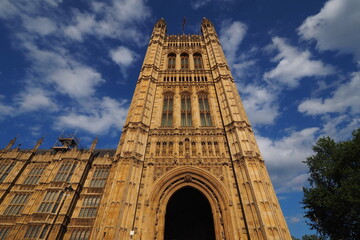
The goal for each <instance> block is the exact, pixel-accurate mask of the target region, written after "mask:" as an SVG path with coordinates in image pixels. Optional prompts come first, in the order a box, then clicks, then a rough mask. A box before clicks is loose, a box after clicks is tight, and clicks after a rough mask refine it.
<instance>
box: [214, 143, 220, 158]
mask: <svg viewBox="0 0 360 240" xmlns="http://www.w3.org/2000/svg"><path fill="white" fill-rule="evenodd" d="M214 147H215V155H217V156H218V155H220V148H219V144H218V142H214Z"/></svg>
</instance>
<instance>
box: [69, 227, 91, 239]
mask: <svg viewBox="0 0 360 240" xmlns="http://www.w3.org/2000/svg"><path fill="white" fill-rule="evenodd" d="M89 236H90V230H89V229H85V230H74V231H73V232H72V234H71V237H70V240H88V239H89Z"/></svg>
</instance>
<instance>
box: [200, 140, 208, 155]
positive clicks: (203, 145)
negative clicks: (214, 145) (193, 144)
mask: <svg viewBox="0 0 360 240" xmlns="http://www.w3.org/2000/svg"><path fill="white" fill-rule="evenodd" d="M201 150H202V155H203V156H206V155H207V154H206V143H205V142H202V143H201Z"/></svg>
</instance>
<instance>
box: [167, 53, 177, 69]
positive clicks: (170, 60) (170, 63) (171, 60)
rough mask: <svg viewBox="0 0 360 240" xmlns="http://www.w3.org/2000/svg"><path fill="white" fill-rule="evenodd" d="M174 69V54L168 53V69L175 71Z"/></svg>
mask: <svg viewBox="0 0 360 240" xmlns="http://www.w3.org/2000/svg"><path fill="white" fill-rule="evenodd" d="M175 67H176V55H175V53H170V54H169V55H168V69H175Z"/></svg>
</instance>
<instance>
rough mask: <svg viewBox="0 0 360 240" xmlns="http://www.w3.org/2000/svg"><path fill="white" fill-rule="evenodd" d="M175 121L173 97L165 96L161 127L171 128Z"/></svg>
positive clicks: (170, 95)
mask: <svg viewBox="0 0 360 240" xmlns="http://www.w3.org/2000/svg"><path fill="white" fill-rule="evenodd" d="M172 121H173V95H172V94H166V95H164V104H163V110H162V120H161V126H163V127H170V126H172Z"/></svg>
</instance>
